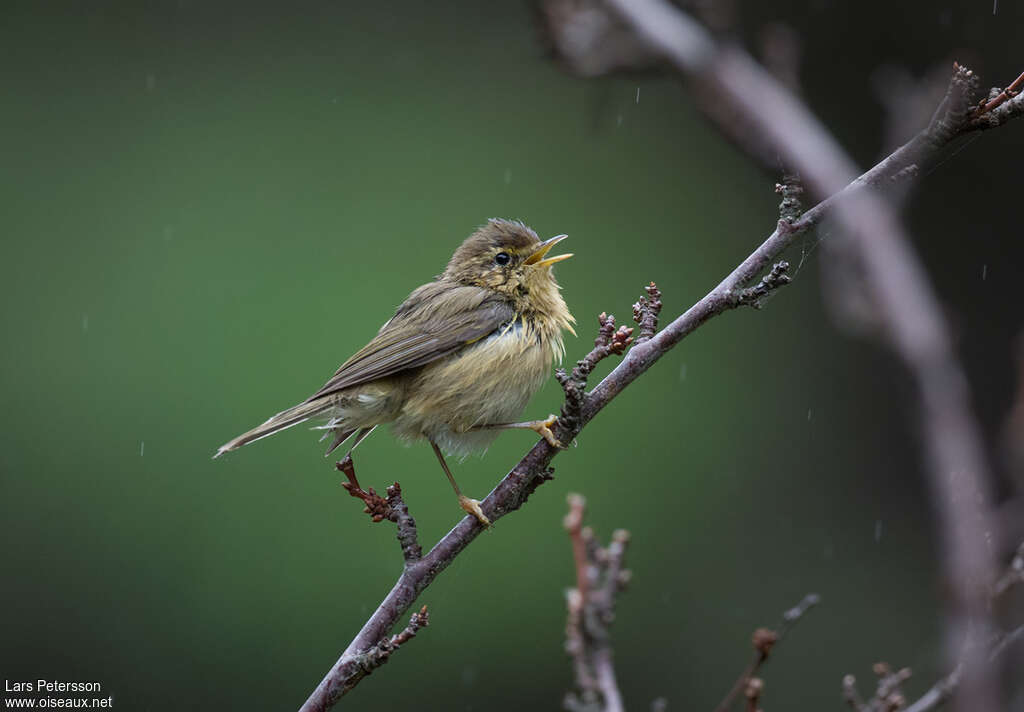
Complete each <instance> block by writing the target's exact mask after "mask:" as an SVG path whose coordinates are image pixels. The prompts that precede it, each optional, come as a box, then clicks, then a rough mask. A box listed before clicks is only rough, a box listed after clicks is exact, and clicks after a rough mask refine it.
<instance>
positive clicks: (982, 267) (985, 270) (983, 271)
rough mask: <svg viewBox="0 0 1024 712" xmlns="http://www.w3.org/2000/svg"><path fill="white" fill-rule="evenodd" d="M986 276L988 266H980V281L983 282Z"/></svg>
mask: <svg viewBox="0 0 1024 712" xmlns="http://www.w3.org/2000/svg"><path fill="white" fill-rule="evenodd" d="M987 276H988V265H987V264H984V265H982V266H981V281H982V282H984V281H985V277H987Z"/></svg>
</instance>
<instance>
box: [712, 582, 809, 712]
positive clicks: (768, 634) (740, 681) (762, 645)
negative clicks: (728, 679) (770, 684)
mask: <svg viewBox="0 0 1024 712" xmlns="http://www.w3.org/2000/svg"><path fill="white" fill-rule="evenodd" d="M820 602H821V597H820V596H818V594H816V593H809V594H807V595H806V596H804V597H803V599H801V601H800V603H798V604H796V605H795V606H793V607H792V608H790V609H789V610H787V611H786V612H785V613H783V614H782V622H780V623H779V625H777V626H776V627H775V629H774V630H772V629H770V628H758V629H757V630H755V631H754V634H753V635H752V636H751V637H750V642H751V644H752V645H753V646H754V657H753V658H752V659H751V661H750V663H749V664H748V665H747V666H746V667H745V668H744V669H743V672H741V673H740V675H739V677H737V678H736V682H734V683H733V684H732V687H730V688H729V691H728V692H727V693H726V694H725V697H723V698H722V701H721V702H719V703H718V706H717V707H715V712H727V710H728V709H729V707H730V705H732V703H733V701H735V700H736V698H737V697H738V696H739V694H740V693H741V692H743V694H744V697H746V699H747V700H748V701H749V700H751V699H753V700H754V701H755V703H756V701H757V700H758V699H759V698H760V696H761V692H762V690H763V689H764V681H763V680H758V682H759V683H760V684H754V686H753V687H751V682H753V681H754V680H756V679H757V678H755V677H754V675H755V674H756V673H757V671H758V670H760V669H761V666H762V665H764V663H765V661H767V660H768V656H769V655H770V654H771V652H772V649H773V648H774V647H775V645H776V644H777V643H779V642H780V641H781V640H782V639H783V638H785V637H786V634H788V633H789V631H791V630H792V629H793V626H795V625H796V624H797V623H798V622H799V621H800V619H801V618H803V617H804V614H806V613H807V611H809V610H811V608H813V607H814V606H816V605H818V603H820ZM755 693H756V694H755Z"/></svg>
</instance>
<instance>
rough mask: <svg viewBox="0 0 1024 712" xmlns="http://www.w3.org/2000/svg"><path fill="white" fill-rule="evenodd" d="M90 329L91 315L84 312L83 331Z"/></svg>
mask: <svg viewBox="0 0 1024 712" xmlns="http://www.w3.org/2000/svg"><path fill="white" fill-rule="evenodd" d="M88 330H89V315H88V314H82V331H88Z"/></svg>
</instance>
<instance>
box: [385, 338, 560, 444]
mask: <svg viewBox="0 0 1024 712" xmlns="http://www.w3.org/2000/svg"><path fill="white" fill-rule="evenodd" d="M556 351H557V352H559V353H560V351H561V335H560V334H559V333H558V332H555V333H554V334H553V335H552V334H548V335H547V338H539V333H538V331H537V329H536V328H535V327H534V326H532V325H531V324H529V323H527V324H526V325H524V324H523V323H522V321H516V322H514V323H513V324H512V325H510V326H508V327H505V328H503V329H501V330H499V331H498V332H497V333H495V334H492V335H491V336H489V337H487V338H485V339H482V340H480V341H478V342H476V343H474V344H471V345H469V346H466V347H465V348H463V349H462V350H461V351H460V352H459V353H458V354H457V355H454V356H451V357H448V358H444V359H440V360H439V361H436V362H434V363H432V364H430V365H428V366H425V367H424V368H423V370H422V371H421V372H420V373H419V374H418V375H417V376H416V377H415V378H414V379H413V380H412V382H411V383H410V384H409V387H408V390H407V391H406V399H405V403H404V404H403V406H402V408H401V411H400V412H399V414H398V417H397V419H396V420H395V423H394V426H393V429H394V431H395V434H396V435H398V436H399V437H403V438H407V439H415V438H419V437H423V436H426V437H428V438H430V439H432V440H434V441H435V442H437V443H438V445H439V446H441V448H442V449H444V450H445V451H447V452H449V453H451V454H458V455H464V454H467V453H469V452H471V451H474V450H481V449H484V448H486V447H487V446H488V445H489V444H490V443H491V441H492V440H493V439H494V438H495V437H497V434H498V431H495V430H483V431H475V432H469V431H470V429H471V428H472V427H474V426H479V425H488V424H495V423H506V422H510V421H514V420H516V419H518V418H519V416H520V415H521V414H522V412H523V409H524V408H525V407H526V404H527V402H529V400H530V398H531V397H532V396H533V394H534V393H536V392H537V390H538V389H539V388H540V386H541V385H542V384H543V383H544V380H545V379H546V378H547V377H548V376H549V374H550V370H551V364H552V361H553V360H554V358H555V355H556Z"/></svg>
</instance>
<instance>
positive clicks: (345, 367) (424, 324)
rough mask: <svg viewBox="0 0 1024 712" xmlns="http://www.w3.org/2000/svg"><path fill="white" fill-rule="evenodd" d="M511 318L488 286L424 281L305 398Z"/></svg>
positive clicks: (459, 342)
mask: <svg viewBox="0 0 1024 712" xmlns="http://www.w3.org/2000/svg"><path fill="white" fill-rule="evenodd" d="M514 318H515V310H514V309H513V308H512V305H511V304H510V303H509V302H507V301H506V300H504V299H501V298H500V297H497V296H495V294H494V292H492V291H490V290H486V289H482V288H480V287H471V286H453V285H452V284H451V283H450V282H443V281H438V282H431V283H429V284H425V285H423V286H422V287H420V288H419V289H417V290H416V291H415V292H413V293H412V294H411V295H409V298H408V299H406V300H405V302H404V303H403V304H402V305H401V306H400V307H399V308H398V311H397V312H395V316H393V317H392V318H391V319H390V320H389V321H388V322H387V323H386V324H384V326H383V327H381V330H380V332H379V333H378V334H377V336H375V337H374V338H373V340H372V341H370V343H368V344H367V345H366V346H364V347H363V348H362V349H360V350H359V351H358V352H356V353H355V354H354V355H353V356H352V358H350V359H349V360H348V361H346V362H345V363H343V364H342V365H341V367H340V368H339V369H338V370H337V371H336V372H335V374H334V376H332V377H331V379H330V380H329V381H327V383H325V384H324V385H323V387H322V388H321V389H320V390H318V391H317V392H316V393H314V394H313V395H312V396H310V397H309V398H308V399H307V400H306V402H307V403H308V402H310V401H313V400H316V399H319V398H322V397H324V396H326V395H330V394H331V393H335V392H337V391H340V390H342V389H344V388H349V387H351V386H356V385H359V384H361V383H367V382H369V381H375V380H377V379H378V378H384V377H386V376H392V375H394V374H396V373H400V372H402V371H406V370H409V369H412V368H417V367H419V366H424V365H426V364H428V363H430V362H431V361H435V360H437V359H439V358H442V357H443V356H447V355H449V354H451V353H453V352H455V351H457V350H458V349H460V348H462V347H463V346H465V345H467V344H470V343H473V342H474V341H478V340H479V339H482V338H484V337H485V336H487V335H488V334H490V333H491V332H493V331H495V330H497V329H499V328H501V327H502V326H503V325H505V324H508V323H509V322H511V321H512V320H513V319H514Z"/></svg>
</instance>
